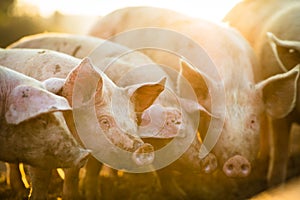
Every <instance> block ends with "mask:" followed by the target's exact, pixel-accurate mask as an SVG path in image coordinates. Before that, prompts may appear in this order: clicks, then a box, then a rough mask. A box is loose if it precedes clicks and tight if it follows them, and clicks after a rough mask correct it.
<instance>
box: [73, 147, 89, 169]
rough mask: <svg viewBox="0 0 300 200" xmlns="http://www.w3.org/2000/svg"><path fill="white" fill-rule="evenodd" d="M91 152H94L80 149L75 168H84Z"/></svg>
mask: <svg viewBox="0 0 300 200" xmlns="http://www.w3.org/2000/svg"><path fill="white" fill-rule="evenodd" d="M91 152H92V151H91V150H88V149H80V153H79V157H78V158H77V160H76V161H75V166H78V167H83V166H84V165H85V163H86V161H87V159H88V157H89V155H90V154H91Z"/></svg>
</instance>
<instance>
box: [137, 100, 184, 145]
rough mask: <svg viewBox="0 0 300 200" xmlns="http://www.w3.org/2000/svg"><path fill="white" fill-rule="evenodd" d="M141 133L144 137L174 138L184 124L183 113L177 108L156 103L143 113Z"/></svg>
mask: <svg viewBox="0 0 300 200" xmlns="http://www.w3.org/2000/svg"><path fill="white" fill-rule="evenodd" d="M141 118H142V121H141V124H140V126H139V135H140V136H141V137H142V138H147V137H151V138H165V139H166V138H173V137H176V136H177V134H178V132H179V129H180V128H181V126H182V119H181V113H180V112H179V111H178V109H176V108H172V107H169V108H168V107H162V106H161V105H159V104H154V105H152V106H150V107H149V108H148V109H146V110H145V111H144V112H143V114H142V117H141Z"/></svg>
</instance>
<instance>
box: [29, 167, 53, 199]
mask: <svg viewBox="0 0 300 200" xmlns="http://www.w3.org/2000/svg"><path fill="white" fill-rule="evenodd" d="M29 174H30V178H31V184H32V191H31V194H30V199H31V200H39V199H41V200H44V199H47V195H48V186H49V183H50V178H51V175H52V169H41V168H36V167H32V166H29Z"/></svg>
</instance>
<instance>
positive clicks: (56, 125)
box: [0, 66, 89, 199]
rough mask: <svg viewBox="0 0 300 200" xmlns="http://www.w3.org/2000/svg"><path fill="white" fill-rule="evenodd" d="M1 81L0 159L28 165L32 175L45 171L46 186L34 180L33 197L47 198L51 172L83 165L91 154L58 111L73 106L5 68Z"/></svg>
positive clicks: (1, 69) (0, 77)
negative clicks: (73, 134) (40, 188)
mask: <svg viewBox="0 0 300 200" xmlns="http://www.w3.org/2000/svg"><path fill="white" fill-rule="evenodd" d="M0 81H1V84H0V85H1V94H0V97H1V102H0V110H1V112H0V113H1V116H0V126H1V131H0V151H1V153H0V159H1V160H2V161H6V162H9V163H19V162H23V163H25V164H28V165H30V166H31V168H30V170H31V172H33V171H36V172H40V171H45V176H43V178H44V179H45V180H43V182H44V184H43V183H41V182H39V181H38V179H37V177H33V182H34V183H33V185H32V187H33V193H32V195H31V197H32V199H38V198H41V199H43V198H46V195H47V184H48V183H49V174H48V172H49V170H51V169H54V168H57V167H73V166H82V165H83V164H84V160H85V159H86V157H87V156H88V154H89V153H88V151H86V150H84V149H83V148H82V147H80V145H79V144H78V142H77V141H76V140H75V139H74V138H73V137H72V135H71V133H70V131H69V129H68V127H67V125H66V122H65V120H64V117H63V114H62V113H61V112H58V111H63V110H70V109H71V107H70V106H69V105H68V102H67V101H66V100H65V99H64V98H62V97H59V96H56V95H54V94H52V93H50V92H48V91H47V90H46V89H45V88H44V87H43V84H42V83H41V82H39V81H37V80H35V79H32V78H30V77H28V76H25V75H23V74H20V73H17V72H15V71H12V70H9V69H7V68H5V67H2V66H1V67H0ZM50 172H51V171H50ZM39 178H41V177H39ZM41 185H43V186H41ZM38 187H43V189H44V190H45V191H39V190H38Z"/></svg>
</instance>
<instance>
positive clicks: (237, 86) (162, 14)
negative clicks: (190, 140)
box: [90, 7, 298, 177]
mask: <svg viewBox="0 0 300 200" xmlns="http://www.w3.org/2000/svg"><path fill="white" fill-rule="evenodd" d="M169 16H172V18H170V17H169ZM173 16H174V18H173ZM156 17H157V19H158V20H153V19H155V18H156ZM141 27H159V28H168V29H171V30H174V31H178V32H180V33H183V34H186V35H187V36H189V37H190V38H192V39H193V40H194V41H196V42H197V43H198V44H199V45H201V47H203V48H204V49H205V50H206V52H207V54H208V56H210V58H211V59H212V60H213V62H214V63H215V65H216V68H217V70H218V73H219V74H220V77H221V83H219V84H223V85H224V89H225V96H226V99H223V100H222V99H220V101H225V107H226V109H225V110H226V112H225V113H222V114H225V124H224V127H223V130H222V133H221V135H220V138H219V139H218V141H217V143H216V145H215V147H214V149H213V152H214V153H215V154H216V156H217V158H218V161H219V163H220V166H224V167H223V171H224V172H225V173H226V174H227V175H228V176H234V177H236V176H242V177H244V176H247V175H249V173H250V171H251V166H250V165H249V164H250V163H251V162H253V161H254V160H255V158H257V155H258V151H259V148H260V146H259V145H260V144H259V138H260V132H266V130H262V128H261V127H262V122H263V121H262V119H263V118H264V115H265V112H266V113H268V112H273V111H272V110H271V109H270V107H267V106H266V102H267V101H269V100H271V99H266V97H265V95H264V93H266V92H267V91H266V90H265V88H266V89H268V87H266V85H268V84H273V83H275V82H276V81H279V82H280V81H281V79H282V77H276V78H274V79H272V80H264V81H263V82H262V83H261V84H259V83H256V82H255V74H254V71H253V70H254V69H256V68H258V66H259V64H258V62H257V60H256V58H255V55H254V53H253V51H252V49H251V47H250V45H249V44H248V43H247V42H246V41H245V40H244V39H243V37H242V36H241V35H240V34H239V33H238V32H237V31H235V30H234V29H232V28H229V27H226V25H220V24H214V23H211V22H208V21H205V20H201V19H192V18H189V17H186V16H183V15H181V14H177V13H175V12H173V11H170V10H166V9H159V8H153V7H131V8H130V7H129V8H124V9H119V10H117V11H114V12H113V13H111V14H108V15H107V16H105V17H102V18H101V19H100V20H99V21H98V22H97V23H96V24H95V26H94V27H93V28H92V29H91V31H90V34H91V35H93V36H97V37H101V38H109V37H111V36H113V35H116V34H118V33H121V32H123V31H128V30H130V29H134V28H141ZM147 37H148V38H147ZM151 37H152V38H151ZM138 38H142V39H143V40H147V39H148V40H155V37H154V36H153V35H140V36H136V37H135V40H132V41H131V42H138ZM126 42H128V41H126ZM129 42H130V41H129ZM174 44H176V45H177V44H178V41H174ZM179 48H180V47H179ZM149 56H150V57H151V58H152V59H153V60H154V61H155V62H158V63H164V64H165V65H167V66H172V67H174V68H177V69H178V68H179V67H178V64H177V63H178V60H177V61H175V62H176V63H174V60H172V59H169V57H165V56H161V55H160V54H159V52H150V53H149ZM202 64H203V66H207V65H208V64H207V63H202ZM198 67H199V66H198ZM191 69H192V70H191ZM186 70H187V71H188V73H186V74H187V76H185V77H186V78H187V79H188V80H189V81H190V83H191V85H192V87H193V88H194V90H195V93H196V95H197V97H198V102H199V104H200V105H202V106H204V107H205V108H206V109H207V110H209V111H211V110H210V107H211V105H210V104H211V99H212V98H219V97H209V95H208V94H207V93H208V89H206V88H207V87H208V88H210V89H209V91H212V90H214V89H216V88H217V87H218V86H217V83H216V82H214V81H216V79H215V77H208V78H207V74H204V73H201V72H200V71H198V70H197V69H193V67H183V68H182V69H181V71H182V75H184V73H185V71H186ZM197 74H198V76H197ZM297 74H298V72H297V71H294V72H292V73H291V74H287V77H292V79H293V80H295V79H296V78H297ZM203 75H204V78H202V80H203V79H204V81H201V80H200V78H199V79H198V78H196V77H203ZM285 78H286V77H285ZM285 78H283V79H285ZM210 79H211V80H210ZM287 79H289V78H287ZM179 82H180V81H179ZM203 82H204V83H203ZM205 83H206V84H205ZM267 83H268V84H267ZM290 84H291V85H292V88H293V90H294V89H295V87H294V86H295V82H293V81H291V82H290ZM178 87H179V90H180V84H179V85H178ZM180 92H181V93H183V92H184V90H181V91H180ZM293 97H294V93H291V98H289V101H287V102H284V105H285V106H284V111H283V113H281V116H282V115H286V114H287V113H288V112H289V111H290V110H291V109H290V108H291V107H293V106H294V104H293V103H294V102H293ZM273 103H275V102H270V104H272V105H273ZM220 112H222V111H220ZM208 118H209V117H208ZM202 122H206V123H208V122H209V120H202ZM202 122H201V120H200V123H202ZM204 124H205V123H204ZM202 128H204V126H202V125H201V124H200V126H199V131H200V133H201V134H205V131H203V130H201V129H202ZM237 155H239V156H241V157H239V156H237ZM236 156H237V157H236ZM233 157H235V158H236V159H233V160H234V162H232V159H231V158H233ZM229 160H230V161H229ZM227 161H228V162H230V163H229V165H227V164H228V163H227ZM239 163H243V164H242V165H241V164H239ZM235 164H236V165H235ZM226 166H227V167H226ZM233 171H236V172H237V173H236V172H234V173H232V172H233Z"/></svg>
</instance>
